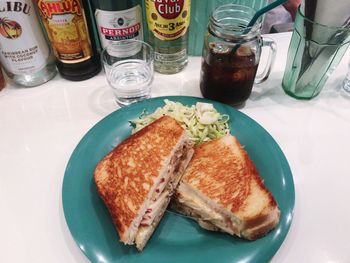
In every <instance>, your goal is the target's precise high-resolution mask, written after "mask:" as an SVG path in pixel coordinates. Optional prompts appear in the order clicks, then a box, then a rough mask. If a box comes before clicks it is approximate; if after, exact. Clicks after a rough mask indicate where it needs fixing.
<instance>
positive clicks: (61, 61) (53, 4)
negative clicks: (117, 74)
mask: <svg viewBox="0 0 350 263" xmlns="http://www.w3.org/2000/svg"><path fill="white" fill-rule="evenodd" d="M36 4H37V7H38V10H39V13H40V15H41V19H42V22H43V24H44V27H45V29H46V32H47V35H48V37H49V39H50V42H51V46H52V48H53V50H54V52H55V55H56V57H57V63H56V64H57V68H58V71H59V72H60V74H61V75H62V77H63V78H65V79H68V80H73V81H80V80H85V79H89V78H91V77H93V76H95V75H96V74H97V73H99V72H100V70H101V62H100V56H99V53H98V51H97V47H96V42H95V40H94V37H93V25H92V21H93V20H92V18H91V17H90V12H88V3H87V0H83V1H80V0H59V1H57V0H55V1H53V0H37V1H36ZM85 10H86V11H85Z"/></svg>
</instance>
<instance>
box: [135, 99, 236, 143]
mask: <svg viewBox="0 0 350 263" xmlns="http://www.w3.org/2000/svg"><path fill="white" fill-rule="evenodd" d="M164 103H165V105H164V106H163V107H159V108H157V109H156V110H155V111H154V112H153V113H151V114H149V113H148V112H146V111H145V110H144V111H143V112H142V113H141V115H140V117H139V118H138V119H134V120H131V121H129V122H130V124H131V125H132V127H133V130H132V133H135V132H137V131H139V130H141V129H142V128H143V127H145V126H147V125H148V124H150V123H151V122H153V121H155V120H156V119H158V118H160V117H162V116H163V115H168V116H170V117H172V118H174V119H175V120H176V121H178V123H179V124H180V125H181V126H182V127H183V128H184V129H185V130H187V131H188V132H189V133H190V135H191V139H192V141H194V143H195V144H196V145H198V144H200V143H202V142H206V141H210V140H213V139H217V138H220V137H222V136H224V135H226V134H228V133H229V132H230V130H229V126H228V121H229V116H228V115H227V114H220V113H219V112H217V110H216V109H215V108H214V106H213V104H210V103H203V102H197V103H196V105H192V106H185V105H183V104H181V103H180V102H175V101H170V100H167V99H166V100H164Z"/></svg>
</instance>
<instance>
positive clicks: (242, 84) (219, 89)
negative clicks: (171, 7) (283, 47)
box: [200, 4, 276, 106]
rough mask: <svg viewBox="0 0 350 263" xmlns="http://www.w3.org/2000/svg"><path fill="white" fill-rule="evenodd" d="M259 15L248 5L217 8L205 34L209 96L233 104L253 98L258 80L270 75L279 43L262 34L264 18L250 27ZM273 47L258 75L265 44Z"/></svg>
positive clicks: (204, 78) (204, 77)
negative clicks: (254, 17)
mask: <svg viewBox="0 0 350 263" xmlns="http://www.w3.org/2000/svg"><path fill="white" fill-rule="evenodd" d="M254 14H255V10H254V9H253V8H251V7H248V6H242V5H235V4H228V5H222V6H220V7H218V8H217V9H215V11H214V12H213V13H212V15H211V16H210V19H209V24H208V29H207V33H206V34H205V37H204V45H203V52H202V66H201V76H200V89H201V92H202V95H203V96H204V97H205V98H208V99H213V100H217V101H220V102H223V103H227V104H230V105H233V106H236V105H242V104H244V103H245V101H246V100H247V99H248V98H249V96H250V94H251V91H252V87H253V84H254V82H255V83H261V82H263V81H264V80H266V79H267V78H268V76H269V74H270V71H271V67H272V65H273V63H274V59H275V55H276V44H275V42H274V41H273V40H271V39H266V38H264V39H263V38H262V37H261V34H260V29H261V19H260V20H258V21H257V22H256V23H255V25H254V26H252V27H247V25H248V23H249V21H250V20H251V19H252V17H253V16H254ZM264 46H267V47H269V49H270V52H269V56H268V59H267V64H266V66H265V68H264V70H263V71H262V72H261V73H260V74H258V75H256V74H257V69H258V65H259V61H260V55H261V50H262V47H264Z"/></svg>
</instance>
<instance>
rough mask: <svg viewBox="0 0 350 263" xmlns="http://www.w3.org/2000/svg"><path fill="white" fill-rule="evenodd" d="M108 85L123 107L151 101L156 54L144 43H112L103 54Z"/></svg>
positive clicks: (133, 40) (131, 41)
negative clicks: (144, 100)
mask: <svg viewBox="0 0 350 263" xmlns="http://www.w3.org/2000/svg"><path fill="white" fill-rule="evenodd" d="M101 59H102V64H103V66H104V70H105V73H106V78H107V81H108V84H109V85H110V86H111V88H112V89H113V92H114V95H115V99H116V101H117V103H118V104H119V105H121V106H124V105H129V104H131V103H133V102H136V101H140V100H143V99H146V98H149V97H150V95H151V85H152V81H153V75H154V69H153V61H154V51H153V48H152V47H151V46H150V45H148V44H147V43H145V42H143V41H140V40H135V39H132V40H121V41H116V42H112V43H111V44H109V45H108V46H107V47H106V48H105V49H104V50H103V51H102V53H101Z"/></svg>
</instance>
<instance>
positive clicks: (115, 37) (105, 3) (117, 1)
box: [92, 0, 143, 48]
mask: <svg viewBox="0 0 350 263" xmlns="http://www.w3.org/2000/svg"><path fill="white" fill-rule="evenodd" d="M92 7H93V9H94V13H95V19H96V24H97V28H98V33H99V37H100V43H101V46H102V48H105V47H106V46H107V45H108V44H109V43H110V42H113V41H119V40H125V39H138V40H143V29H142V10H141V0H92Z"/></svg>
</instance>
